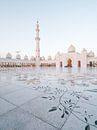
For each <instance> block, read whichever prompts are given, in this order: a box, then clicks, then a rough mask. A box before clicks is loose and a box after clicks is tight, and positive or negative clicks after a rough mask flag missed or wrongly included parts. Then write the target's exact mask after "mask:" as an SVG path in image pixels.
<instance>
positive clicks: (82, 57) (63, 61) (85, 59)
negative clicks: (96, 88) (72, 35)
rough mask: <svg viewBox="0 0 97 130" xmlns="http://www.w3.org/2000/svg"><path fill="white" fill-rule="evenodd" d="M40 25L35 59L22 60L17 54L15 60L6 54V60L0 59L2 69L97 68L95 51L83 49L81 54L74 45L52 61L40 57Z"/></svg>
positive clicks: (37, 33) (37, 31)
mask: <svg viewBox="0 0 97 130" xmlns="http://www.w3.org/2000/svg"><path fill="white" fill-rule="evenodd" d="M39 31H40V29H39V23H38V21H37V24H36V37H35V41H36V50H35V57H34V56H32V57H31V58H30V59H28V56H27V55H25V56H24V58H23V59H21V55H20V54H17V55H16V58H15V59H13V58H12V55H11V53H9V52H8V53H7V54H6V58H2V57H0V67H35V66H41V67H42V66H45V67H46V66H55V67H96V66H97V57H95V54H94V52H93V51H90V52H87V50H86V49H83V50H82V51H81V52H80V53H78V52H77V51H76V48H75V47H74V46H73V45H70V47H69V48H68V51H67V53H60V52H58V53H57V54H56V55H55V58H54V59H52V57H51V56H48V58H47V59H45V57H44V56H43V57H41V56H40V37H39Z"/></svg>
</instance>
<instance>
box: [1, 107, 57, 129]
mask: <svg viewBox="0 0 97 130" xmlns="http://www.w3.org/2000/svg"><path fill="white" fill-rule="evenodd" d="M39 129H40V130H57V128H55V127H53V126H51V125H49V124H47V123H45V122H43V121H41V120H40V119H38V118H36V117H34V116H31V115H29V114H27V113H25V112H24V111H23V110H21V109H20V108H16V109H14V110H12V111H10V112H8V113H6V114H4V115H2V116H0V130H39Z"/></svg>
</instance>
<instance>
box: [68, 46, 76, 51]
mask: <svg viewBox="0 0 97 130" xmlns="http://www.w3.org/2000/svg"><path fill="white" fill-rule="evenodd" d="M72 52H75V47H74V46H73V45H70V47H69V48H68V53H72Z"/></svg>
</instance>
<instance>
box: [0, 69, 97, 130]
mask: <svg viewBox="0 0 97 130" xmlns="http://www.w3.org/2000/svg"><path fill="white" fill-rule="evenodd" d="M75 124H77V125H75ZM13 129H16V130H17V129H18V130H39V129H40V130H64V129H66V130H78V129H79V130H96V129H97V69H96V68H87V69H73V68H64V69H62V68H60V69H56V68H9V69H8V68H5V69H4V68H1V69H0V130H13Z"/></svg>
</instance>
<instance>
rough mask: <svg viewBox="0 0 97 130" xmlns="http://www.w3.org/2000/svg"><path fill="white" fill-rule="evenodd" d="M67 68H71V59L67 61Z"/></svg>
mask: <svg viewBox="0 0 97 130" xmlns="http://www.w3.org/2000/svg"><path fill="white" fill-rule="evenodd" d="M67 66H68V67H72V60H71V59H68V63H67Z"/></svg>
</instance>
